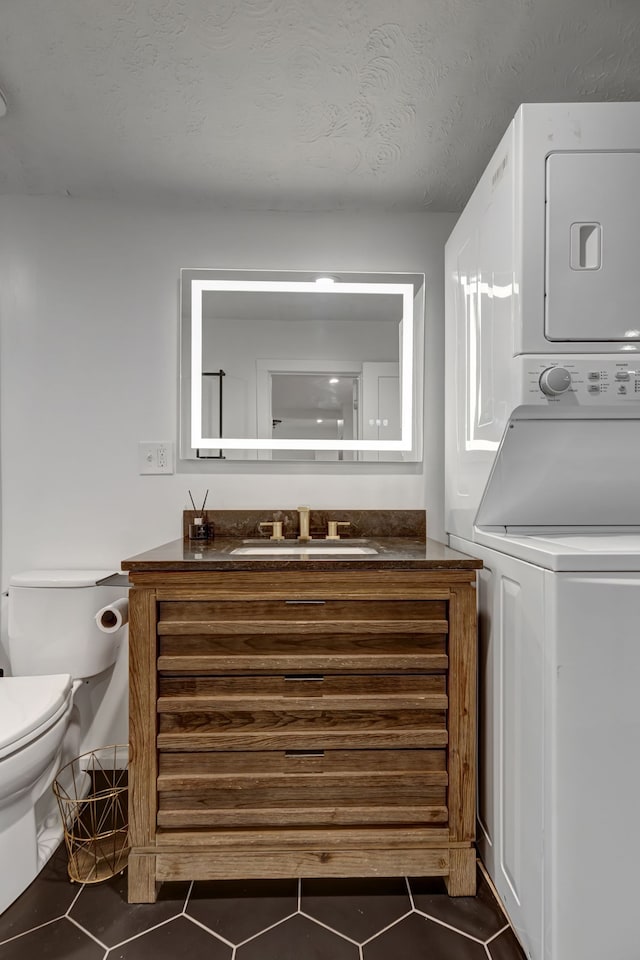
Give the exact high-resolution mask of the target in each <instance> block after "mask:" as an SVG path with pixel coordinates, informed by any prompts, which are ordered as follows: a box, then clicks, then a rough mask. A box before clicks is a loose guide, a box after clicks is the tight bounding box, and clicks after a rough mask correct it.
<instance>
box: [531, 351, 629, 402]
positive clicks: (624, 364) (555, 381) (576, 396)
mask: <svg viewBox="0 0 640 960" xmlns="http://www.w3.org/2000/svg"><path fill="white" fill-rule="evenodd" d="M521 359H522V363H523V377H522V387H523V397H522V400H523V402H524V403H568V404H575V403H578V404H580V406H583V405H587V404H588V405H592V404H593V405H604V404H607V405H609V404H618V403H624V404H627V403H629V402H633V401H636V402H640V357H638V358H637V359H636V358H635V357H634V358H630V359H629V360H616V359H615V358H613V357H611V356H597V355H594V356H589V357H575V356H574V357H557V358H552V357H523V358H521Z"/></svg>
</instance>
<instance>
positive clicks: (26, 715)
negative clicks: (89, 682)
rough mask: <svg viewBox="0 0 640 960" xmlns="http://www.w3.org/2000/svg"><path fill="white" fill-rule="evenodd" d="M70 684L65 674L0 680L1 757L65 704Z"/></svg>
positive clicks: (3, 678)
mask: <svg viewBox="0 0 640 960" xmlns="http://www.w3.org/2000/svg"><path fill="white" fill-rule="evenodd" d="M71 687H72V681H71V677H70V676H69V674H68V673H55V674H50V675H48V676H44V677H2V678H1V679H0V757H1V756H2V755H3V753H7V752H11V750H12V749H13V746H14V745H17V744H18V742H19V741H22V742H23V743H24V741H25V739H28V735H29V734H30V733H32V732H34V731H36V730H37V728H38V727H40V726H42V725H43V724H45V723H46V722H47V720H49V719H51V717H52V716H53V715H54V714H55V713H57V712H58V711H59V710H60V708H61V707H62V706H63V705H64V704H65V702H66V701H67V699H68V697H69V693H70V691H71Z"/></svg>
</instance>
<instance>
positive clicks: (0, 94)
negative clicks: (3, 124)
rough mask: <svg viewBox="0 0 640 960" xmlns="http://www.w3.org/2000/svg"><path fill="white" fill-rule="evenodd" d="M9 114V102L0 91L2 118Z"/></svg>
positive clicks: (0, 112) (0, 113)
mask: <svg viewBox="0 0 640 960" xmlns="http://www.w3.org/2000/svg"><path fill="white" fill-rule="evenodd" d="M6 112H7V101H6V100H5V96H4V93H3V92H2V90H0V117H4V115H5V113H6Z"/></svg>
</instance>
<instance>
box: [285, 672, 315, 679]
mask: <svg viewBox="0 0 640 960" xmlns="http://www.w3.org/2000/svg"><path fill="white" fill-rule="evenodd" d="M284 678H285V680H324V677H323V676H322V674H321V673H305V674H299V673H291V674H285V677H284Z"/></svg>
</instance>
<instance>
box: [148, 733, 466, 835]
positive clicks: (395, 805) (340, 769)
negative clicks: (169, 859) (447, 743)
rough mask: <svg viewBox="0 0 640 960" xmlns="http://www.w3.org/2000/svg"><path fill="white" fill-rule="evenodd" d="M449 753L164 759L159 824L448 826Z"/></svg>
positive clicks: (354, 752) (263, 754)
mask: <svg viewBox="0 0 640 960" xmlns="http://www.w3.org/2000/svg"><path fill="white" fill-rule="evenodd" d="M447 783H448V777H447V771H446V755H445V751H444V750H403V751H390V750H337V751H336V750H293V751H277V752H276V751H273V752H256V753H240V752H236V753H232V754H224V753H223V754H218V753H207V754H198V753H194V754H175V755H171V754H161V755H160V765H159V775H158V796H159V807H158V826H161V827H166V828H173V829H180V828H185V829H186V828H189V827H198V828H213V827H229V826H237V827H246V828H254V827H259V826H263V827H269V826H278V825H282V824H284V823H286V824H289V825H292V826H307V827H320V826H327V825H347V824H362V825H365V824H368V825H371V824H379V825H387V824H389V825H390V824H395V825H398V824H404V825H409V824H410V825H416V824H422V825H424V824H442V823H446V821H447V806H446V804H447Z"/></svg>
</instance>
